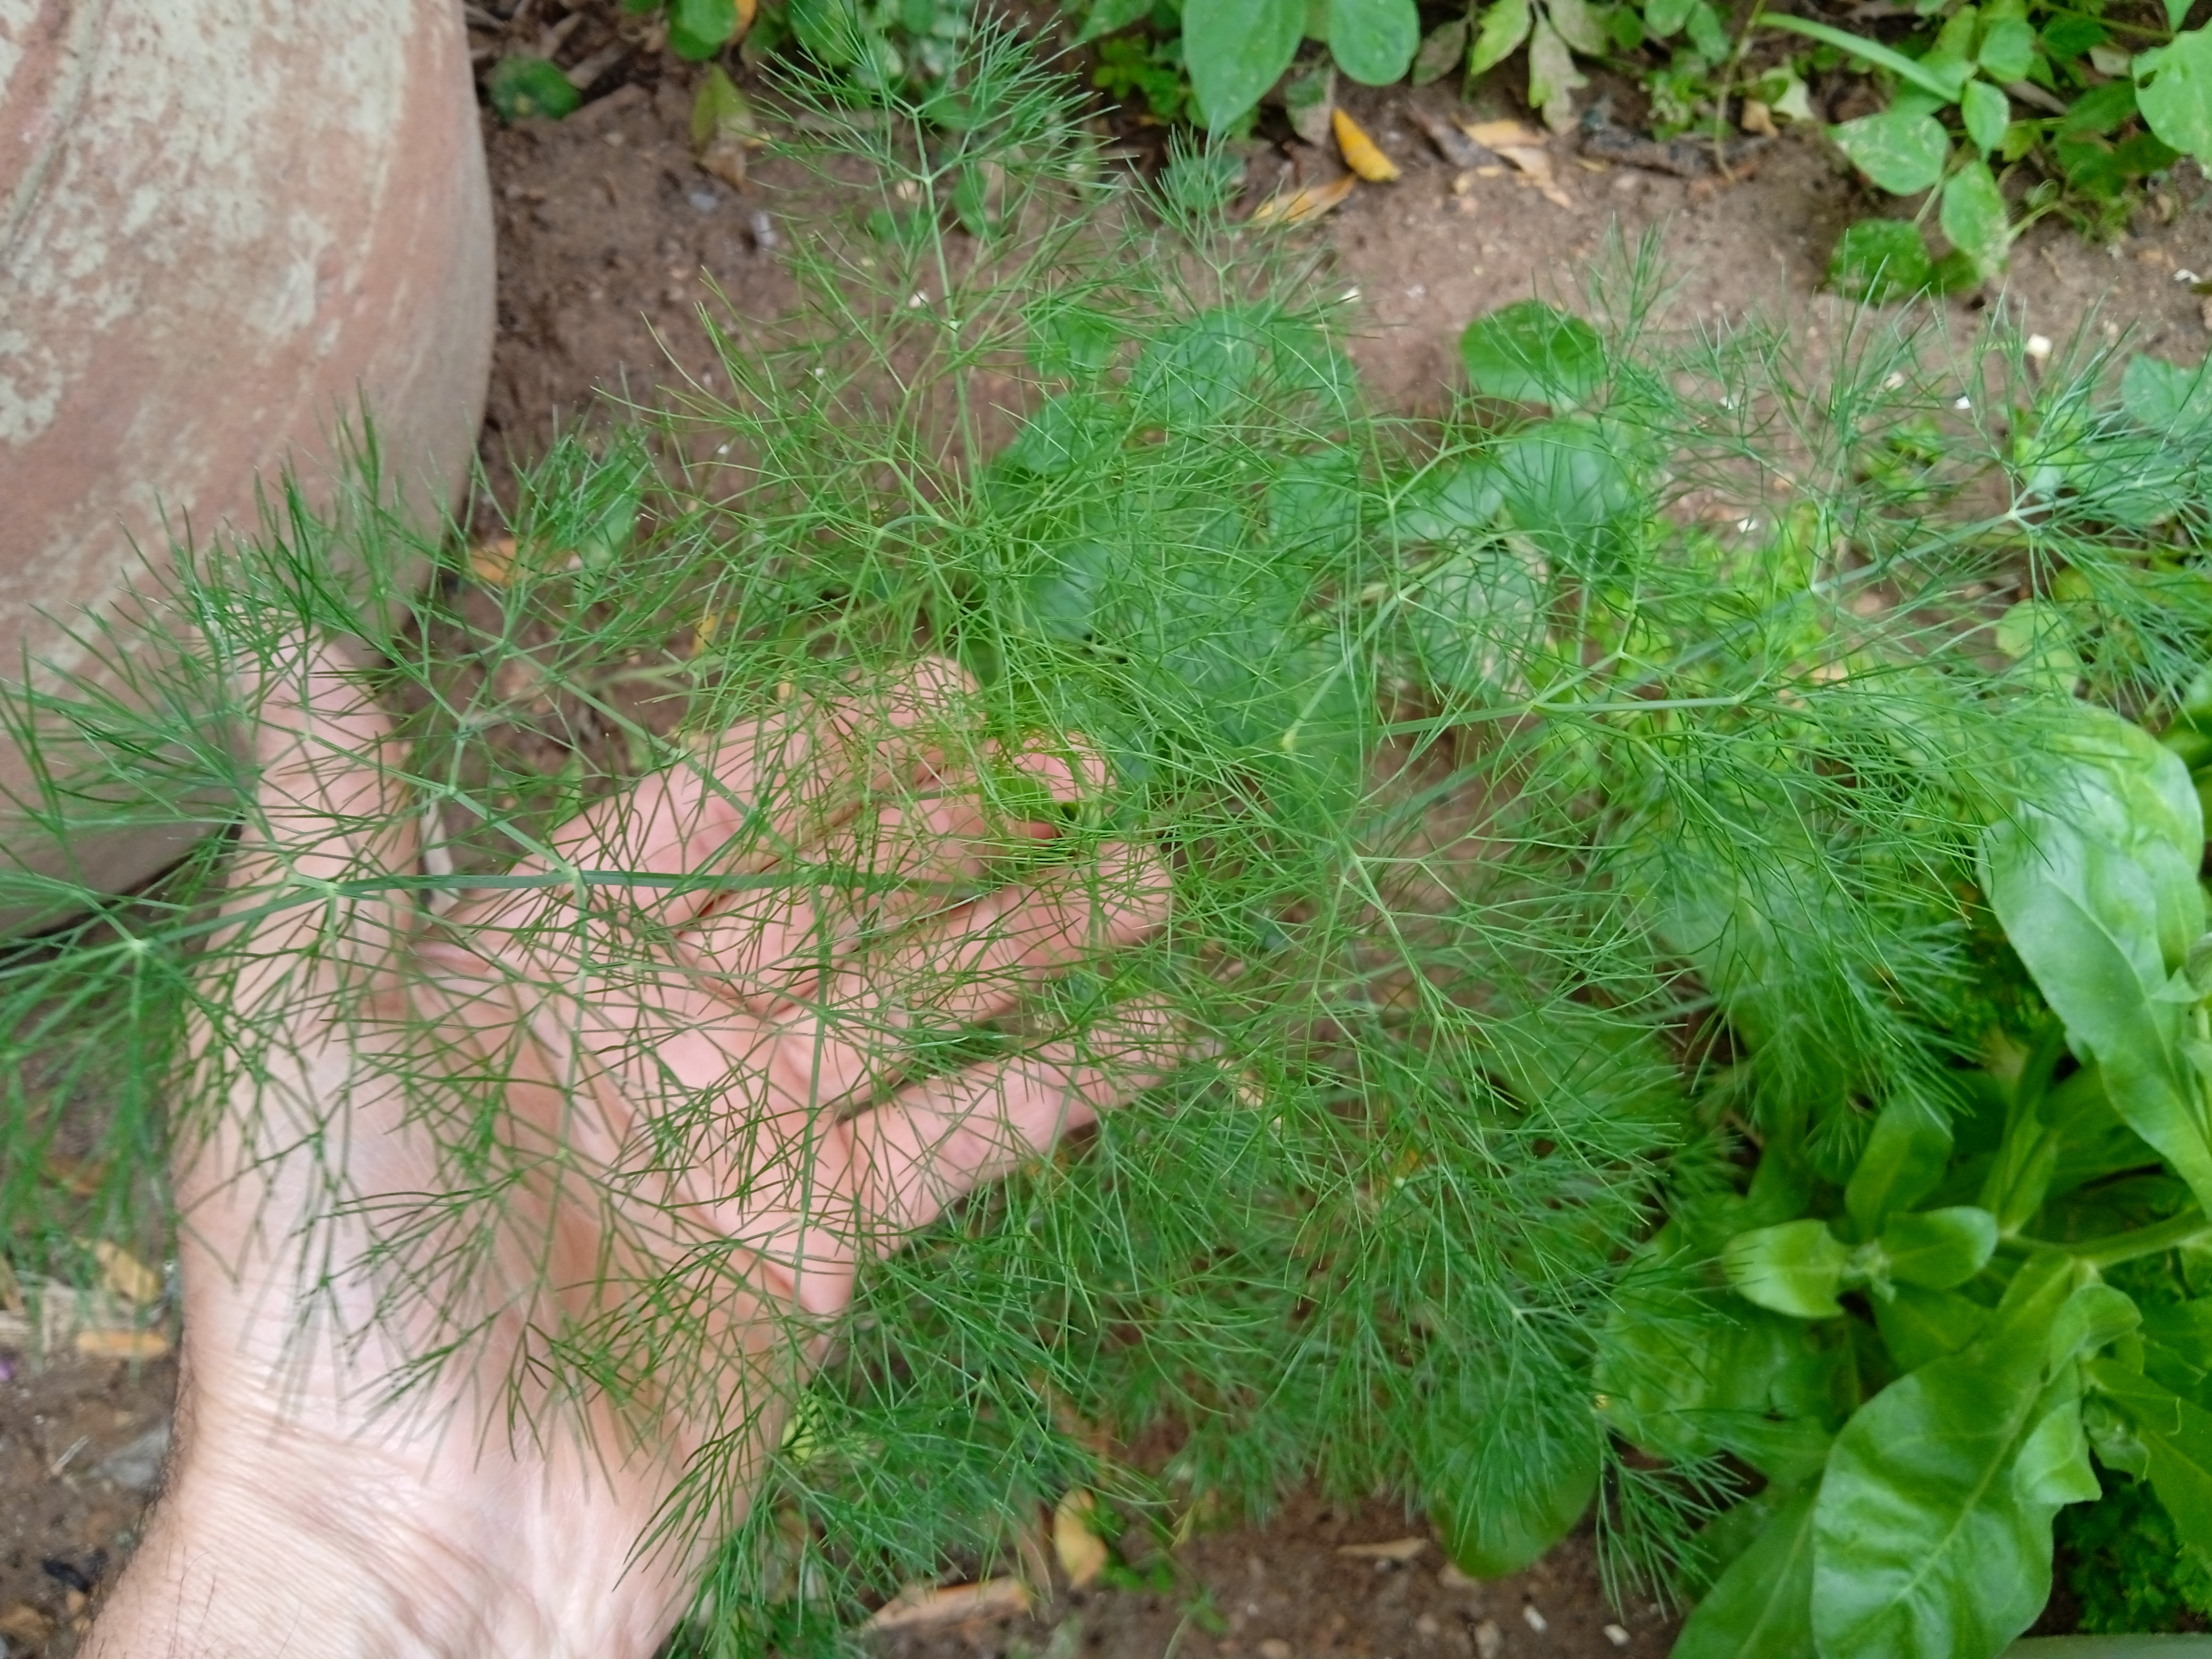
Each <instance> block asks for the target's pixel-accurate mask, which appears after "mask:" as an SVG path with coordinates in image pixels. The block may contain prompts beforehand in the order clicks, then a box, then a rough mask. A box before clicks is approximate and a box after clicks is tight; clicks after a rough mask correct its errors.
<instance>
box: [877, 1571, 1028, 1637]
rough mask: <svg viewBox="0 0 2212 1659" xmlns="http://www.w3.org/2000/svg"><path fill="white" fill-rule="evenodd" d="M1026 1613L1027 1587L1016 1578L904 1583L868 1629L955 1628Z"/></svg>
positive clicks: (880, 1609) (878, 1612)
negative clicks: (954, 1582)
mask: <svg viewBox="0 0 2212 1659" xmlns="http://www.w3.org/2000/svg"><path fill="white" fill-rule="evenodd" d="M1029 1610H1030V1593H1029V1589H1028V1588H1027V1587H1026V1586H1025V1585H1024V1584H1023V1583H1022V1581H1021V1580H1020V1579H1018V1578H987V1579H985V1580H984V1581H983V1582H982V1583H980V1584H947V1585H945V1586H944V1587H942V1588H939V1586H937V1585H935V1584H908V1586H907V1587H906V1588H905V1589H902V1590H901V1591H900V1592H899V1593H898V1594H897V1595H894V1596H893V1597H891V1599H890V1601H886V1602H884V1604H883V1606H881V1607H878V1608H877V1609H876V1611H875V1613H874V1615H873V1616H872V1618H871V1619H870V1620H868V1628H869V1629H870V1630H916V1629H925V1628H927V1627H928V1626H932V1625H957V1624H963V1623H965V1622H966V1621H967V1620H970V1619H1007V1618H1012V1616H1013V1615H1014V1614H1015V1613H1027V1612H1028V1611H1029Z"/></svg>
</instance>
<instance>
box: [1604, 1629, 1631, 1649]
mask: <svg viewBox="0 0 2212 1659" xmlns="http://www.w3.org/2000/svg"><path fill="white" fill-rule="evenodd" d="M1605 1639H1606V1640H1607V1641H1608V1642H1610V1643H1612V1644H1613V1646H1615V1647H1617V1648H1625V1647H1626V1646H1627V1645H1628V1632H1626V1631H1625V1630H1623V1629H1622V1628H1621V1627H1620V1626H1619V1625H1607V1626H1606V1627H1605Z"/></svg>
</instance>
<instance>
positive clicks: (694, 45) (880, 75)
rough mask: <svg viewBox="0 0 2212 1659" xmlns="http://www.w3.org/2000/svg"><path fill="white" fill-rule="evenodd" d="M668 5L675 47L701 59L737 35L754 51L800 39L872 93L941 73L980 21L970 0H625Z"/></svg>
mask: <svg viewBox="0 0 2212 1659" xmlns="http://www.w3.org/2000/svg"><path fill="white" fill-rule="evenodd" d="M623 3H624V4H625V5H626V6H627V7H628V8H629V10H631V11H633V12H656V11H658V12H664V13H665V15H666V20H667V24H668V46H669V50H670V51H671V52H675V53H676V54H677V56H678V57H679V58H690V59H692V60H693V61H695V62H703V61H705V60H707V59H709V58H715V57H718V56H720V54H721V52H723V51H724V50H725V49H726V48H727V47H729V46H732V45H734V44H735V43H736V42H738V40H744V41H745V42H747V51H748V52H749V53H751V54H754V55H760V54H764V53H767V52H773V51H774V50H775V49H776V48H777V47H779V46H787V45H790V44H794V43H795V44H796V45H797V46H799V47H800V48H802V49H803V50H804V51H805V52H806V54H807V55H808V57H809V58H811V59H812V61H813V62H814V63H815V64H818V65H819V66H821V67H822V68H823V69H824V70H830V71H833V72H836V74H837V75H838V76H840V77H841V78H842V81H843V82H845V83H847V84H848V86H849V88H850V89H851V90H852V91H854V93H856V94H860V96H862V97H863V98H872V97H875V96H877V95H879V94H883V93H884V92H885V91H887V90H888V89H890V88H894V87H898V86H902V85H913V86H924V85H927V84H928V83H929V82H934V81H940V80H942V79H943V78H944V77H945V76H946V75H947V74H948V73H950V71H951V68H952V66H953V64H954V63H955V62H956V61H957V59H958V58H959V56H960V52H961V46H962V43H963V41H965V40H967V39H968V38H969V34H970V33H971V32H972V30H973V28H974V15H973V8H972V7H971V6H970V5H969V3H968V0H773V3H767V4H763V3H761V0H623Z"/></svg>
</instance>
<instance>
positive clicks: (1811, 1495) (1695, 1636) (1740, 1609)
mask: <svg viewBox="0 0 2212 1659" xmlns="http://www.w3.org/2000/svg"><path fill="white" fill-rule="evenodd" d="M1819 1497H1820V1491H1819V1488H1818V1487H1817V1486H1807V1487H1806V1488H1805V1489H1804V1490H1803V1491H1802V1492H1799V1493H1798V1494H1797V1495H1796V1497H1795V1498H1791V1499H1790V1501H1789V1502H1788V1503H1786V1504H1784V1505H1783V1506H1782V1508H1781V1509H1780V1510H1778V1512H1777V1513H1776V1514H1775V1515H1774V1516H1773V1517H1772V1519H1771V1521H1769V1522H1768V1523H1767V1524H1766V1526H1765V1529H1764V1530H1762V1531H1761V1532H1760V1533H1759V1536H1758V1537H1757V1538H1756V1539H1755V1540H1754V1541H1753V1542H1752V1544H1751V1546H1750V1547H1749V1548H1747V1549H1746V1550H1745V1551H1744V1552H1743V1553H1742V1554H1741V1555H1740V1556H1738V1557H1737V1558H1736V1559H1735V1562H1734V1563H1733V1564H1732V1565H1730V1566H1729V1569H1728V1570H1727V1571H1725V1572H1723V1573H1722V1574H1721V1576H1720V1577H1719V1579H1718V1580H1717V1582H1716V1583H1714V1585H1713V1587H1712V1588H1711V1589H1709V1590H1707V1591H1706V1592H1705V1597H1704V1599H1703V1600H1702V1601H1699V1603H1698V1606H1697V1610H1696V1611H1695V1612H1694V1613H1691V1615H1690V1617H1689V1620H1688V1622H1687V1623H1686V1624H1685V1625H1684V1626H1682V1633H1681V1634H1680V1636H1678V1637H1677V1638H1675V1639H1674V1649H1673V1651H1672V1653H1671V1654H1670V1656H1669V1659H1802V1656H1804V1655H1807V1654H1808V1653H1810V1652H1811V1651H1812V1647H1813V1514H1814V1503H1815V1500H1816V1499H1817V1498H1819Z"/></svg>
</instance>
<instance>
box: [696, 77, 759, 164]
mask: <svg viewBox="0 0 2212 1659" xmlns="http://www.w3.org/2000/svg"><path fill="white" fill-rule="evenodd" d="M753 131H755V127H754V121H753V110H752V106H751V105H750V104H749V103H748V102H746V101H745V95H744V94H743V93H742V92H739V91H738V85H737V82H734V81H732V80H731V79H730V77H729V75H728V73H727V71H726V70H724V69H723V68H722V66H721V65H720V64H708V66H707V72H706V74H704V75H702V76H700V77H699V90H698V91H697V93H696V94H693V96H692V99H691V147H692V148H693V149H705V148H706V147H707V146H708V144H711V143H714V140H715V139H717V138H721V137H744V136H745V135H747V134H749V133H751V132H753Z"/></svg>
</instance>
